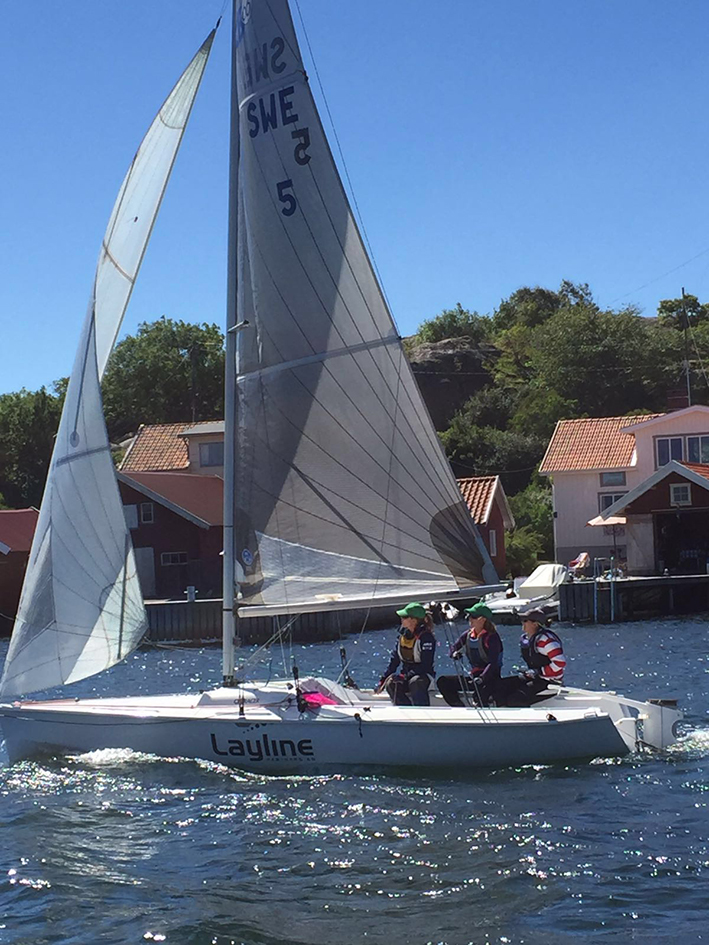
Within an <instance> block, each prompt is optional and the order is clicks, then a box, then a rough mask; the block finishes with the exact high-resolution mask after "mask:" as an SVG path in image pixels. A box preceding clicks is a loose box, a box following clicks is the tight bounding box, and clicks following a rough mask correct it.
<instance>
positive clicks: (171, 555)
mask: <svg viewBox="0 0 709 945" xmlns="http://www.w3.org/2000/svg"><path fill="white" fill-rule="evenodd" d="M175 558H176V559H178V560H173V559H175ZM182 559H184V560H182ZM184 564H187V552H186V551H163V552H161V554H160V565H161V567H163V568H172V567H178V566H179V565H184Z"/></svg>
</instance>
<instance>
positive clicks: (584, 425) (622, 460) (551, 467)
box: [539, 413, 664, 473]
mask: <svg viewBox="0 0 709 945" xmlns="http://www.w3.org/2000/svg"><path fill="white" fill-rule="evenodd" d="M662 416H664V414H661V413H648V414H641V415H638V416H632V417H591V418H587V419H584V420H560V421H559V422H558V423H557V425H556V429H555V430H554V433H553V435H552V438H551V440H550V441H549V446H548V447H547V451H546V453H545V454H544V459H543V460H542V462H541V465H540V467H539V472H541V473H555V472H572V471H574V470H582V469H618V468H623V467H625V466H630V464H631V462H632V458H633V451H634V449H635V435H634V434H632V433H621V432H620V431H621V430H622V429H623V428H624V427H627V426H630V425H631V424H633V423H642V422H643V421H644V420H654V419H655V418H656V417H662Z"/></svg>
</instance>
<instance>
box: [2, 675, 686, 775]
mask: <svg viewBox="0 0 709 945" xmlns="http://www.w3.org/2000/svg"><path fill="white" fill-rule="evenodd" d="M319 682H321V683H323V684H324V683H327V684H329V681H326V680H322V681H319ZM329 685H336V684H329ZM336 691H338V692H343V690H342V689H341V687H339V686H337V687H336ZM344 692H346V693H348V695H347V697H346V699H347V703H346V704H339V705H324V706H321V707H319V708H317V709H313V710H307V711H305V712H303V713H301V712H299V710H298V708H297V706H296V704H295V699H294V696H293V693H292V690H291V691H289V688H288V685H287V684H286V683H280V684H279V683H276V684H274V683H271V685H269V686H268V687H261V688H260V687H259V686H258V685H257V684H255V685H252V686H245V687H243V688H239V689H218V690H214V691H212V692H209V693H205V694H203V695H192V696H189V695H187V696H158V697H138V698H125V699H100V700H90V699H87V700H64V701H55V702H23V703H14V704H12V705H3V706H0V720H1V722H2V728H3V731H4V734H5V743H6V748H7V752H8V755H9V757H10V760H11V761H16V760H19V759H21V758H26V757H32V756H35V755H38V754H42V753H45V754H46V753H50V754H61V753H66V752H74V753H76V752H78V753H80V752H85V751H92V750H96V749H103V748H129V749H132V750H134V751H140V752H147V753H151V754H157V755H161V756H166V757H187V758H199V759H204V760H207V761H212V762H217V763H220V764H224V765H229V766H233V767H237V768H241V769H244V770H247V771H254V772H264V773H278V772H299V773H307V772H312V773H316V772H320V771H345V770H348V769H353V768H362V767H367V768H377V769H381V768H390V767H402V766H405V767H421V768H424V769H431V768H437V769H455V770H458V771H462V770H470V769H475V768H500V767H507V766H511V765H521V764H549V763H553V762H557V761H567V760H574V759H579V760H580V759H590V758H596V757H615V756H621V755H625V754H627V753H628V752H629V751H632V750H633V749H634V748H636V747H638V737H640V736H641V735H642V734H643V733H642V728H641V727H640V728H639V724H640V725H641V726H642V725H643V724H644V725H645V726H647V724H648V723H647V721H644V722H642V720H640V723H639V721H638V720H639V717H640V716H641V715H642V712H641V710H642V708H643V707H645V706H646V704H645V703H634V702H632V701H631V700H623V699H622V697H616V696H614V695H613V694H602V693H587V694H585V695H584V694H583V692H582V691H581V690H563V691H562V692H561V693H559V694H558V695H556V696H554V697H552V699H551V700H549V701H548V702H546V703H544V705H543V707H534V708H530V709H514V708H498V709H476V708H460V709H454V708H450V707H448V706H445V705H443V704H441V703H440V701H439V700H435V699H434V700H433V703H434V704H433V705H432V706H431V707H430V708H424V707H397V706H392V705H391V704H390V703H389V702H388V700H386V699H382V697H378V696H375V695H373V694H371V693H364V692H363V693H359V692H357V693H352V692H349V691H347V690H344ZM636 707H640V709H638V708H636ZM653 708H659V707H653ZM662 711H663V712H664V713H665V722H666V723H667V724H666V726H665V728H666V731H667V732H669V731H670V729H671V728H672V725H673V724H674V722H676V720H677V719H679V718H680V717H681V716H680V714H679V713H678V712H676V710H672V709H663V710H662ZM668 725H669V728H668V727H667V726H668Z"/></svg>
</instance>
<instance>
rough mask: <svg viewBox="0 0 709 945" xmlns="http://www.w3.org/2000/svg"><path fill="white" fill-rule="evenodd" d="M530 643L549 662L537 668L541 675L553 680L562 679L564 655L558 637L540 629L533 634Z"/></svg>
mask: <svg viewBox="0 0 709 945" xmlns="http://www.w3.org/2000/svg"><path fill="white" fill-rule="evenodd" d="M532 645H533V647H534V649H535V650H536V651H537V653H539V654H540V655H541V656H546V658H547V659H548V660H549V663H548V664H547V665H546V666H542V667H541V668H540V670H539V673H540V675H541V676H543V677H544V678H545V679H551V680H553V681H554V682H559V683H560V682H562V681H563V679H564V670H565V669H566V657H565V656H564V651H563V650H562V648H561V643H560V642H559V639H558V637H556V636H555V635H552V634H550V633H547V632H546V631H545V630H540V631H539V633H537V634H536V635H535V636H534V639H533V642H532Z"/></svg>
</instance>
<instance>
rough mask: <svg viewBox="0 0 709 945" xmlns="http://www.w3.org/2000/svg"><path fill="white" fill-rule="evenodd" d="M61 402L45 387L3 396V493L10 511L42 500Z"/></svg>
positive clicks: (0, 397) (0, 451)
mask: <svg viewBox="0 0 709 945" xmlns="http://www.w3.org/2000/svg"><path fill="white" fill-rule="evenodd" d="M62 402H63V397H61V396H57V395H55V394H50V393H48V392H47V390H46V388H44V387H42V388H41V389H40V390H38V391H28V390H24V389H23V390H20V391H16V392H15V393H11V394H2V395H0V492H1V493H2V494H3V496H4V498H5V501H6V502H7V504H8V505H9V506H10V507H11V508H23V507H26V506H30V505H34V506H38V505H39V503H40V501H41V499H42V492H43V491H44V482H45V479H46V478H47V469H48V468H49V460H50V459H51V455H52V449H53V448H54V437H55V434H56V432H57V428H58V426H59V417H60V415H61V406H62Z"/></svg>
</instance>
